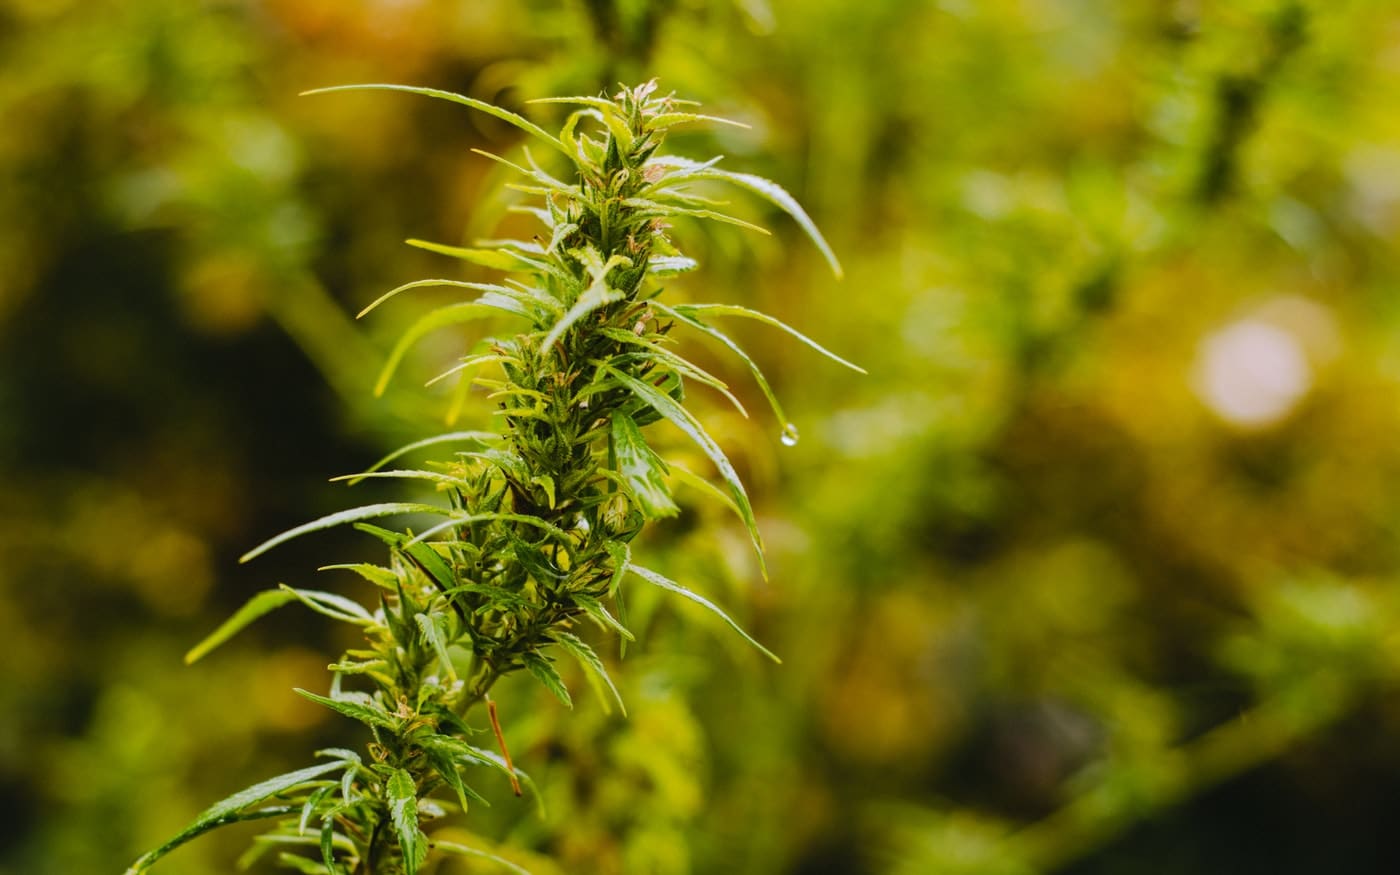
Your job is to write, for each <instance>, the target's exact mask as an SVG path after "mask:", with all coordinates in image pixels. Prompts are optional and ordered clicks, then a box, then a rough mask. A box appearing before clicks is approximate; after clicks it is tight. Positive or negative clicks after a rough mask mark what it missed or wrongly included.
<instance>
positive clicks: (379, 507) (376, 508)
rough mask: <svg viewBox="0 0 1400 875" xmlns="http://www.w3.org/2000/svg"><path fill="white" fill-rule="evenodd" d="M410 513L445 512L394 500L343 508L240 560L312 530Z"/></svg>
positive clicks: (269, 542)
mask: <svg viewBox="0 0 1400 875" xmlns="http://www.w3.org/2000/svg"><path fill="white" fill-rule="evenodd" d="M408 513H430V514H436V515H438V516H441V515H442V514H443V509H442V508H440V507H435V506H433V505H431V504H414V503H409V502H394V503H389V504H367V505H364V506H363V507H354V508H351V509H350V510H342V511H339V512H338V513H333V514H330V515H329V516H323V517H321V518H320V519H318V520H312V521H311V522H309V523H306V524H304V525H300V526H297V527H296V528H294V529H288V530H287V531H285V532H283V533H282V534H280V535H278V536H277V537H275V538H271V539H269V540H267V541H264V542H263V543H261V544H259V545H258V546H256V547H254V548H253V549H252V550H249V551H248V552H247V553H244V554H243V556H242V557H241V558H240V559H239V560H238V561H239V562H247V561H249V560H250V559H253V558H256V557H258V556H261V555H262V554H264V553H266V552H267V551H268V550H271V549H272V548H273V547H276V546H277V545H278V544H282V543H285V542H287V541H290V540H292V539H293V538H298V537H300V536H302V535H305V534H309V533H310V532H319V531H320V530H322V529H329V528H334V527H335V526H340V525H345V524H346V523H355V522H359V521H361V520H370V519H377V518H379V517H386V516H399V515H401V514H408Z"/></svg>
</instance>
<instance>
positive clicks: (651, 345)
mask: <svg viewBox="0 0 1400 875" xmlns="http://www.w3.org/2000/svg"><path fill="white" fill-rule="evenodd" d="M600 333H601V334H602V335H603V336H604V337H608V338H611V339H612V340H616V341H619V342H621V343H626V344H630V345H632V346H639V347H642V348H643V349H645V350H647V351H646V352H644V353H629V355H635V356H637V357H639V358H641V359H643V360H647V361H654V362H656V363H657V364H659V365H661V366H662V367H663V368H669V369H671V370H673V371H676V372H678V373H680V374H682V375H683V376H686V377H690V378H691V379H692V380H694V381H696V382H697V383H701V384H703V385H706V386H709V387H710V388H711V389H714V390H715V391H716V392H718V393H720V394H721V395H723V396H724V397H725V398H726V399H728V400H729V403H730V404H733V405H734V409H735V410H737V411H739V415H740V416H742V417H744V418H745V419H748V418H749V412H748V411H747V410H745V409H744V404H743V402H741V401H740V400H739V399H738V398H736V397H734V393H733V392H730V391H729V386H728V385H726V384H725V382H724V381H723V380H721V379H720V378H718V377H716V376H715V375H714V374H711V373H710V372H709V371H706V370H705V369H704V368H701V367H700V366H699V365H696V364H693V363H692V362H690V361H689V360H687V359H684V358H682V357H681V356H679V355H676V354H675V353H674V352H671V351H670V350H669V349H666V348H665V347H663V346H661V345H660V344H658V343H655V342H654V341H651V340H648V339H647V338H645V337H640V336H638V335H636V334H633V333H632V332H630V331H627V330H625V329H622V328H604V329H603V330H602V331H601V332H600Z"/></svg>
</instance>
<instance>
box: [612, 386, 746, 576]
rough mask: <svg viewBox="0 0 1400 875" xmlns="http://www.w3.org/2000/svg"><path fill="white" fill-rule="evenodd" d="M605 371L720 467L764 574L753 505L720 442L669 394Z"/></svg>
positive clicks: (721, 474)
mask: <svg viewBox="0 0 1400 875" xmlns="http://www.w3.org/2000/svg"><path fill="white" fill-rule="evenodd" d="M608 370H609V371H610V372H611V373H612V374H613V375H614V376H615V377H616V378H617V379H618V381H619V382H621V383H622V384H623V385H624V386H626V387H627V388H628V389H630V390H631V391H632V393H633V394H634V395H636V396H637V397H638V398H639V399H641V400H642V401H643V402H645V403H646V404H647V405H649V406H650V407H651V408H652V409H654V410H655V411H656V412H657V413H659V414H661V416H662V417H664V418H665V419H666V420H668V421H669V422H671V424H673V425H675V426H676V427H677V428H679V429H680V430H681V431H682V432H684V433H685V435H686V437H688V438H690V439H691V440H693V441H695V443H696V444H698V445H699V447H700V449H702V450H704V451H705V455H707V456H709V457H710V461H712V462H714V464H715V467H716V468H718V469H719V473H720V476H721V477H723V478H724V482H725V483H726V484H728V486H729V491H730V493H731V494H732V495H733V496H734V503H735V504H736V505H738V507H739V516H740V517H741V518H742V519H743V521H744V525H746V526H747V527H748V530H749V537H750V539H751V540H752V541H753V545H754V550H755V551H756V552H757V554H758V560H759V565H760V566H762V567H763V569H764V576H767V570H766V565H765V564H764V561H763V541H762V539H761V538H760V537H759V534H758V521H757V520H755V519H754V515H753V507H752V506H751V505H750V504H749V496H748V493H747V492H745V491H744V484H743V483H742V482H741V481H740V480H739V473H738V472H737V471H735V470H734V466H733V465H732V464H730V462H729V458H728V457H727V456H725V454H724V451H723V450H721V449H720V448H719V444H717V443H715V440H714V438H712V437H710V435H709V434H708V433H707V432H706V431H705V429H704V428H703V427H702V426H701V425H700V423H699V422H698V421H697V420H696V419H695V417H694V416H693V415H692V414H691V412H690V411H689V410H686V409H685V408H684V407H682V406H681V405H680V404H679V403H677V401H676V400H675V399H674V398H672V397H671V396H670V395H667V394H666V393H664V392H662V391H661V390H659V389H657V388H656V387H655V386H653V385H651V384H649V383H644V382H642V381H641V380H638V379H636V378H635V377H631V376H628V375H627V374H624V373H622V372H621V371H618V370H615V369H613V368H608Z"/></svg>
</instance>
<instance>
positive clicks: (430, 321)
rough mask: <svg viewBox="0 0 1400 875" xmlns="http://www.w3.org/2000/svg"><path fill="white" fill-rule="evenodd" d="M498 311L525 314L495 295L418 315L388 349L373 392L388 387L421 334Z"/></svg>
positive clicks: (512, 302)
mask: <svg viewBox="0 0 1400 875" xmlns="http://www.w3.org/2000/svg"><path fill="white" fill-rule="evenodd" d="M500 313H508V314H510V315H514V316H529V315H530V314H529V313H526V312H524V311H523V310H522V309H521V308H520V306H519V305H518V304H516V303H515V302H514V301H513V300H512V299H510V298H507V297H504V296H502V295H496V294H486V295H482V296H481V297H480V298H478V299H477V300H475V301H465V302H463V303H460V304H449V305H448V306H446V307H439V308H438V309H436V310H433V311H431V312H429V313H427V314H426V315H424V316H422V317H420V318H419V319H418V320H417V321H416V322H414V323H413V324H412V325H410V326H408V328H407V329H406V330H405V331H404V333H403V334H402V335H401V336H400V337H399V340H398V343H396V344H394V348H393V349H392V350H391V351H390V352H389V358H388V359H386V360H385V362H384V368H383V370H381V371H380V372H379V379H378V381H377V382H376V383H375V384H374V394H375V395H376V396H379V395H383V394H384V390H385V389H387V388H388V387H389V380H390V379H391V378H392V377H393V376H394V371H396V370H398V367H399V363H400V362H401V361H403V357H404V355H406V354H407V353H408V350H409V348H410V347H412V346H413V345H414V344H415V343H417V342H418V341H419V340H421V339H422V338H423V336H424V335H426V334H429V333H431V332H433V331H437V330H438V329H440V328H447V327H448V326H451V325H460V324H462V323H463V322H470V321H471V320H473V319H485V318H487V317H489V316H495V315H498V314H500Z"/></svg>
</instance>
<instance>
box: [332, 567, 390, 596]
mask: <svg viewBox="0 0 1400 875" xmlns="http://www.w3.org/2000/svg"><path fill="white" fill-rule="evenodd" d="M316 570H317V571H353V572H354V573H355V574H358V575H359V576H360V577H362V578H364V579H365V580H367V581H369V582H370V583H372V584H374V585H375V586H377V587H379V588H381V589H387V590H389V591H390V592H394V591H395V590H396V589H397V588H398V580H399V578H398V575H396V574H394V572H392V571H390V570H389V569H387V568H384V567H383V566H380V565H372V564H370V563H368V562H347V563H342V564H339V565H322V566H321V567H320V568H317V569H316Z"/></svg>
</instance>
